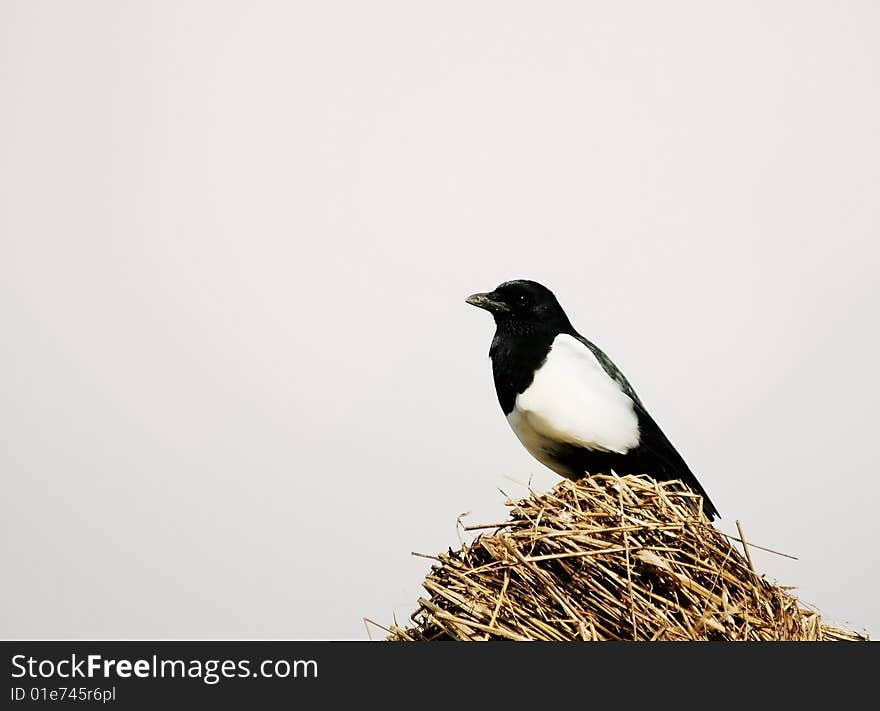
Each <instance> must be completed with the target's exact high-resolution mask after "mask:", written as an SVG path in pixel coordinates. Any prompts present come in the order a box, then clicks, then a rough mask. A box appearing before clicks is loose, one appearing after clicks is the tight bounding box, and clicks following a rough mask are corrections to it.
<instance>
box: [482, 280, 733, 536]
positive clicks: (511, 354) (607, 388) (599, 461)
mask: <svg viewBox="0 0 880 711" xmlns="http://www.w3.org/2000/svg"><path fill="white" fill-rule="evenodd" d="M467 302H468V303H469V304H473V305H474V306H478V307H479V308H481V309H486V310H487V311H489V312H490V313H491V314H492V316H494V318H495V326H496V329H495V337H494V338H493V339H492V347H491V348H490V349H489V356H490V358H491V359H492V373H493V375H494V377H495V391H496V392H497V394H498V402H499V403H500V404H501V409H502V410H503V411H504V414H505V415H506V416H507V421H508V422H509V423H510V426H511V427H512V428H513V431H514V432H515V433H516V436H517V437H519V440H520V442H522V443H523V445H524V446H525V448H526V449H527V450H528V451H529V452H530V453H531V454H532V456H534V457H535V458H536V459H537V460H538V461H539V462H541V463H542V464H544V465H545V466H547V467H549V468H550V469H552V470H553V471H555V472H556V473H557V474H560V475H562V476H564V477H566V478H567V479H580V478H582V477H584V476H586V475H589V474H601V473H604V474H607V473H610V472H611V471H612V470H613V471H614V472H615V473H617V474H621V475H622V474H647V475H648V476H651V477H653V478H654V479H656V480H658V481H669V480H673V479H679V480H681V481H682V482H684V483H685V484H686V485H687V486H688V487H690V488H691V490H693V491H694V492H696V493H698V494H700V495H701V496H702V497H703V511H704V512H705V513H706V515H707V516H708V517H709V520H712V519H713V518H714V517H716V516H718V511H717V509H716V508H715V506H714V505H713V504H712V502H711V501H710V500H709V497H708V495H707V494H706V492H705V490H704V489H703V487H702V486H701V485H700V483H699V482H698V481H697V478H696V477H695V476H694V474H693V472H691V470H690V469H689V468H688V465H687V464H686V463H685V461H684V459H682V457H681V455H680V454H679V453H678V452H677V451H676V450H675V448H674V447H673V446H672V444H671V443H670V442H669V440H668V439H667V438H666V435H664V434H663V432H662V431H661V429H660V428H659V427H658V426H657V423H656V422H654V419H653V418H652V417H651V415H649V414H648V412H647V410H646V409H645V406H644V405H643V404H642V401H641V400H640V399H639V396H638V395H636V392H635V390H633V387H632V385H630V384H629V381H628V380H627V379H626V378H625V377H624V375H623V373H621V372H620V371H619V370H618V369H617V367H616V366H615V365H614V363H612V362H611V359H610V358H609V357H608V356H607V355H605V354H604V353H603V352H602V351H601V350H600V349H599V348H598V346H596V345H594V344H593V343H590V341H588V340H587V339H586V338H584V337H583V336H582V335H580V334H579V333H578V332H577V331H575V329H574V327H573V326H572V325H571V322H570V321H569V320H568V316H566V315H565V311H563V310H562V307H561V306H560V305H559V302H558V301H557V300H556V297H555V296H554V295H553V292H551V291H550V290H549V289H547V288H546V287H544V286H542V285H541V284H538V283H537V282H534V281H526V280H521V279H518V280H515V281H508V282H505V283H503V284H501V285H500V286H499V287H497V288H496V289H495V290H494V291H490V292H488V293H485V294H473V295H472V296H469V297H468V298H467Z"/></svg>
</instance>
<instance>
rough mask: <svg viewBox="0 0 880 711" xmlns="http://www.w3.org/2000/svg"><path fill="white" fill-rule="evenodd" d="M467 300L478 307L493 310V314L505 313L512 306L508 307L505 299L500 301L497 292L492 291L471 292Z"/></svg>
mask: <svg viewBox="0 0 880 711" xmlns="http://www.w3.org/2000/svg"><path fill="white" fill-rule="evenodd" d="M465 301H467V303H469V304H471V305H472V306H476V307H477V308H480V309H486V311H491V312H492V313H493V314H503V313H505V312H507V311H510V307H508V305H507V304H505V303H504V302H503V301H499V300H498V299H497V298H495V294H493V293H491V292H490V293H488V294H471V295H470V296H469V297H467V298H466V299H465Z"/></svg>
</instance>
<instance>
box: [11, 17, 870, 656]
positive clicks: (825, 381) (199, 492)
mask: <svg viewBox="0 0 880 711" xmlns="http://www.w3.org/2000/svg"><path fill="white" fill-rule="evenodd" d="M0 27H2V32H3V40H2V43H0V92H2V104H3V109H2V111H0V152H2V156H3V157H2V160H0V194H2V205H3V206H2V211H0V220H2V223H0V232H2V259H0V289H2V291H0V333H2V349H0V366H2V369H0V387H2V399H0V420H2V423H0V424H2V446H0V471H2V491H0V500H2V502H3V504H2V505H3V523H2V525H3V537H2V560H0V564H2V570H3V574H2V577H3V585H2V588H0V596H2V597H0V603H2V604H0V614H2V618H0V622H2V625H0V633H2V635H3V636H4V637H11V638H24V637H61V638H66V637H107V638H136V637H160V638H166V637H170V638H223V637H231V638H237V637H252V638H299V639H323V638H330V639H333V638H354V639H363V638H366V637H367V630H366V629H365V625H364V623H363V621H362V618H363V617H364V616H369V617H371V618H373V619H375V620H377V621H379V622H383V623H389V622H390V621H391V620H392V619H393V616H395V615H396V616H397V618H398V619H399V620H401V621H402V620H404V619H405V618H406V616H407V615H408V614H409V613H410V612H411V611H412V609H413V608H414V607H415V603H416V598H417V597H418V596H419V595H420V594H421V592H422V591H421V588H420V582H421V580H422V577H423V575H424V573H425V572H426V570H427V567H428V561H426V560H424V559H421V558H414V557H412V556H411V555H410V551H413V550H415V551H421V552H425V553H435V552H437V551H439V550H443V549H445V548H446V547H447V546H449V545H458V541H459V538H458V533H457V531H456V517H457V516H458V515H459V514H461V513H463V512H470V515H469V516H468V517H467V519H466V520H467V521H470V522H474V523H476V522H480V521H488V520H497V518H498V517H499V516H503V515H504V507H503V500H504V496H503V495H502V494H501V493H500V492H499V490H498V489H499V488H501V489H503V490H504V492H505V493H507V494H509V495H511V496H519V495H522V494H523V493H524V492H525V486H526V485H527V483H528V481H529V480H530V479H531V482H532V486H533V487H535V488H536V489H538V490H543V489H546V488H548V487H550V486H552V485H553V484H554V483H555V482H556V481H557V478H556V477H555V475H553V474H552V473H551V472H549V471H547V470H544V469H542V467H541V466H540V465H539V464H538V463H537V462H535V461H534V460H533V459H532V458H531V457H530V456H529V455H528V454H527V453H526V452H525V450H524V449H522V447H521V446H520V444H519V443H518V442H517V441H516V439H515V437H514V436H513V434H512V433H511V432H510V431H509V428H508V425H507V423H506V422H505V421H504V418H503V417H502V414H501V411H500V409H499V407H498V404H497V402H496V400H495V394H494V389H493V386H492V383H491V377H490V370H489V362H488V359H487V351H488V346H489V340H490V337H491V332H492V327H491V321H490V319H489V317H488V316H487V315H486V314H485V313H482V312H479V311H477V310H475V309H473V308H472V307H470V306H467V305H466V304H465V303H464V297H465V296H466V295H467V294H469V293H471V292H473V291H478V290H485V289H489V288H491V287H494V286H495V285H496V284H497V283H498V282H500V281H503V280H505V279H509V278H513V277H530V278H533V279H537V280H539V281H542V282H544V283H545V284H547V285H548V286H550V287H551V288H552V289H553V290H554V291H555V292H556V294H557V295H558V297H559V298H560V300H561V301H562V303H563V305H564V306H565V307H566V308H567V310H568V312H569V314H570V316H571V318H572V320H573V321H574V323H575V325H576V326H577V327H578V328H579V329H580V330H581V331H582V332H583V333H584V334H585V335H586V336H588V337H589V338H591V339H592V340H594V341H595V342H597V343H598V344H599V345H600V346H602V347H603V348H604V349H605V350H606V351H607V352H608V353H609V355H611V357H612V358H613V359H615V360H616V362H617V364H618V365H619V366H620V367H621V368H622V369H623V371H624V372H625V373H626V374H627V375H628V376H629V378H630V380H631V381H632V382H633V384H634V386H635V387H636V389H637V390H638V392H639V394H640V395H641V397H642V399H643V400H644V401H645V403H646V404H647V406H648V408H649V409H650V410H651V412H652V413H653V414H654V416H655V417H656V419H657V420H658V421H659V423H660V425H661V426H662V427H663V428H664V430H665V431H666V433H667V434H668V435H669V437H670V438H671V439H672V441H673V442H674V443H675V444H676V445H677V447H678V448H679V449H680V451H681V452H682V453H683V455H684V456H685V458H686V459H687V460H688V462H689V463H690V464H691V466H692V468H693V469H694V470H695V471H696V472H697V473H698V476H699V478H700V479H701V481H702V482H703V484H704V485H705V486H706V488H707V489H708V491H709V492H710V494H711V496H712V497H713V499H714V500H715V503H716V504H717V505H718V507H719V508H720V510H721V512H722V514H723V516H724V518H723V519H722V520H721V522H720V527H721V528H722V529H723V530H725V531H728V532H732V531H734V530H735V529H734V521H735V519H737V518H739V519H741V520H742V522H743V525H744V527H745V531H746V534H747V536H748V537H749V538H750V539H752V540H753V541H754V542H755V543H758V544H762V545H765V546H769V547H771V548H775V549H778V550H782V551H785V552H788V553H791V554H794V555H797V556H799V557H800V560H799V561H797V562H795V561H791V560H787V559H784V558H780V557H777V556H772V555H769V554H762V553H760V552H756V563H757V565H758V566H759V567H760V568H761V570H762V571H764V572H766V573H767V575H768V577H770V578H771V579H774V580H778V581H779V582H782V583H784V584H788V585H795V586H798V588H799V589H798V591H797V594H798V595H799V596H800V597H801V598H802V599H803V600H804V601H805V602H809V603H812V604H814V605H816V606H818V607H819V608H820V609H821V610H822V611H823V612H824V613H825V614H826V616H827V617H828V618H830V619H831V620H832V621H837V622H839V623H843V624H848V625H852V626H853V627H855V628H857V629H863V630H867V631H869V632H870V633H871V634H872V635H873V636H877V635H880V611H878V608H877V604H876V600H877V599H878V596H880V572H878V570H880V566H878V553H877V533H878V526H880V524H878V523H877V516H876V512H877V497H878V494H880V484H878V476H877V465H878V447H877V417H876V406H877V405H876V403H877V400H878V394H880V393H878V390H880V378H878V376H877V363H878V360H880V345H878V338H877V323H878V320H877V314H878V306H880V297H878V291H877V266H878V256H880V254H878V247H877V237H878V210H880V207H878V205H880V194H878V193H880V131H878V126H880V100H878V81H880V77H878V69H880V44H878V42H877V37H878V33H880V5H878V4H877V3H874V2H848V3H836V2H755V3H746V2H726V3H706V2H690V3H675V2H664V3H654V2H643V3H629V2H614V3H611V2H609V3H599V2H593V3H586V2H572V3H511V2H498V3H489V2H476V3H475V2H464V3H454V2H446V3H411V2H399V3H377V2H371V3H356V2H348V3H329V2H320V3H318V2H314V3H305V2H299V3H291V2H248V3H244V2H240V3H229V2H140V3H134V2H116V1H112V2H111V1H106V2H78V3H71V2H39V1H34V0H28V1H26V2H24V1H22V2H10V1H9V0H4V2H2V4H0Z"/></svg>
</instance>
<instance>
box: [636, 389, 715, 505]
mask: <svg viewBox="0 0 880 711" xmlns="http://www.w3.org/2000/svg"><path fill="white" fill-rule="evenodd" d="M636 414H637V415H638V418H639V446H638V450H637V451H638V454H639V458H640V459H641V460H643V461H644V462H645V469H646V470H647V473H648V474H649V475H651V476H653V477H654V478H655V479H657V480H659V481H667V480H672V479H680V480H681V481H683V482H684V483H685V484H686V485H687V486H688V487H690V489H692V490H693V491H694V492H695V493H697V494H699V495H700V496H702V497H703V511H704V512H705V514H706V516H708V517H709V520H710V521H711V520H712V519H713V518H715V517H720V515H721V514H719V513H718V509H716V508H715V504H713V503H712V500H711V499H710V498H709V495H708V494H707V493H706V490H705V489H704V488H703V486H702V484H700V482H699V481H697V477H696V476H694V473H693V472H692V471H691V470H690V467H688V465H687V463H686V462H685V461H684V459H683V458H682V456H681V455H680V454H679V453H678V451H677V450H676V449H675V447H673V446H672V443H671V442H670V441H669V439H668V438H667V437H666V435H665V434H663V430H661V429H660V427H659V426H658V425H657V423H656V422H654V418H652V417H651V416H650V415H649V414H648V413H647V412H646V411H645V408H644V407H642V405H641V403H636Z"/></svg>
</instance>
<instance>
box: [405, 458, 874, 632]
mask: <svg viewBox="0 0 880 711" xmlns="http://www.w3.org/2000/svg"><path fill="white" fill-rule="evenodd" d="M507 503H508V505H509V506H510V507H511V511H510V519H509V520H508V521H506V522H504V523H502V524H491V525H487V526H472V527H468V528H469V529H472V530H473V529H483V530H484V532H483V533H482V534H480V535H479V536H478V537H477V538H476V540H474V541H473V542H472V543H469V544H464V545H462V547H461V548H460V549H459V550H456V551H453V550H450V551H449V552H448V553H446V554H441V555H439V556H437V557H436V561H437V562H436V564H435V565H433V566H432V567H431V570H430V572H429V573H428V576H427V577H426V579H425V581H424V583H423V586H424V588H425V590H426V591H427V593H428V597H424V598H421V599H419V601H418V609H417V610H416V611H415V612H414V613H413V615H412V616H411V618H410V619H411V622H412V625H410V626H407V627H399V626H397V625H394V626H392V627H391V628H390V629H389V630H388V632H389V636H388V639H390V640H396V641H414V640H546V641H569V640H585V641H593V640H859V639H864V638H863V637H861V636H860V635H857V634H855V633H852V632H848V631H845V630H840V629H835V628H833V627H829V626H826V625H823V624H822V622H821V618H820V615H819V614H818V613H817V612H815V611H812V610H809V609H807V608H805V607H803V606H802V605H800V604H799V603H798V601H797V600H796V599H795V598H794V597H793V596H792V595H791V594H790V593H789V592H788V591H787V590H785V589H783V588H781V587H779V586H776V585H773V584H771V583H769V582H768V581H766V580H765V579H764V578H763V577H762V576H759V575H757V574H756V573H755V571H754V570H753V567H752V566H751V564H750V555H748V547H746V549H745V552H746V556H743V554H742V553H740V552H739V551H738V550H737V549H736V548H734V546H733V544H732V543H731V540H730V539H729V537H728V536H727V535H725V534H724V533H721V532H720V531H718V530H717V529H716V528H714V527H713V526H712V524H711V523H710V522H709V521H708V519H707V518H706V517H705V515H704V514H703V513H702V510H701V508H700V499H699V497H698V496H697V495H696V494H693V493H691V492H690V491H689V490H687V489H685V488H684V487H682V485H681V484H680V483H679V482H664V483H658V482H655V481H654V480H653V479H650V478H648V477H645V476H624V477H618V476H615V475H609V476H605V475H597V476H592V477H588V478H585V479H582V480H580V481H578V482H571V481H562V482H560V483H559V484H558V485H557V486H556V487H555V488H554V489H553V490H552V491H550V492H548V493H545V494H536V493H534V492H532V493H531V494H530V495H529V496H528V497H526V498H524V499H521V500H519V501H509V502H507ZM740 537H741V538H742V539H743V540H744V537H743V536H742V534H740Z"/></svg>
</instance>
